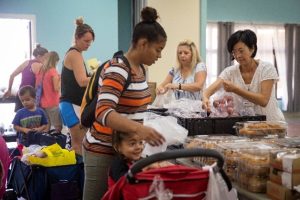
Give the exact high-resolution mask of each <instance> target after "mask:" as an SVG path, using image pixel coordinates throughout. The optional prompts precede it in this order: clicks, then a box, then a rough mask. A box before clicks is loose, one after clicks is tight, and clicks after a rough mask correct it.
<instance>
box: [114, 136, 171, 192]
mask: <svg viewBox="0 0 300 200" xmlns="http://www.w3.org/2000/svg"><path fill="white" fill-rule="evenodd" d="M112 145H113V148H114V149H115V151H116V152H117V154H118V155H117V156H116V158H115V159H114V161H113V162H112V164H111V167H110V170H109V176H108V177H109V179H108V186H109V187H108V188H111V187H112V186H113V185H114V183H116V182H117V181H118V180H119V179H120V178H121V177H122V176H124V175H125V174H126V173H127V172H128V170H129V168H130V167H131V165H132V164H134V163H135V162H136V161H138V160H140V159H141V158H142V157H141V156H142V152H143V150H144V147H145V141H143V140H142V138H141V137H140V136H139V135H137V134H130V133H122V132H115V133H114V134H113V135H112ZM169 165H172V163H170V162H167V161H161V162H156V163H153V164H151V165H149V166H147V167H146V168H144V169H143V171H145V170H148V169H153V168H159V167H164V166H169Z"/></svg>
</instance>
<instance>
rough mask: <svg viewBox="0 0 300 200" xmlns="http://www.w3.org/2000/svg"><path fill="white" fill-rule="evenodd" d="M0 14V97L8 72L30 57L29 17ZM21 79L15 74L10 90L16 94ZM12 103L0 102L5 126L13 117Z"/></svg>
mask: <svg viewBox="0 0 300 200" xmlns="http://www.w3.org/2000/svg"><path fill="white" fill-rule="evenodd" d="M1 17H2V16H0V30H1V32H0V44H1V46H0V55H2V56H1V59H0V79H1V84H0V97H2V95H3V94H4V92H5V91H6V90H7V86H8V81H9V77H10V74H11V73H12V72H13V71H14V70H15V69H16V68H17V67H18V66H19V65H20V64H21V63H22V62H24V61H25V60H27V59H30V52H31V44H32V36H31V34H32V31H31V20H30V19H17V18H7V16H4V17H3V18H1ZM20 81H21V75H19V76H17V77H16V78H15V80H14V83H13V88H12V92H13V93H15V94H16V92H17V90H18V88H19V85H20ZM14 107H15V106H14V103H5V104H4V103H0V109H1V111H2V112H3V113H9V115H1V116H0V123H3V124H4V125H5V128H7V126H8V125H9V124H11V122H12V120H13V117H14Z"/></svg>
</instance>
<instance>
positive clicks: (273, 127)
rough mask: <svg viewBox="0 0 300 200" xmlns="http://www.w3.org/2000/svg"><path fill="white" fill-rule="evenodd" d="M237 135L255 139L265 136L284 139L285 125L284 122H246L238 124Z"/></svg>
mask: <svg viewBox="0 0 300 200" xmlns="http://www.w3.org/2000/svg"><path fill="white" fill-rule="evenodd" d="M235 127H236V129H237V134H239V135H243V136H248V137H257V136H267V135H278V137H284V136H285V135H286V129H287V127H286V123H285V122H279V121H278V122H270V121H248V122H239V123H238V124H237V125H236V126H235Z"/></svg>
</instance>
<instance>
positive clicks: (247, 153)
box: [238, 149, 270, 177]
mask: <svg viewBox="0 0 300 200" xmlns="http://www.w3.org/2000/svg"><path fill="white" fill-rule="evenodd" d="M238 171H239V173H245V174H248V175H255V176H261V177H268V176H269V172H270V154H269V150H267V149H265V150H259V149H250V150H241V151H240V152H239V157H238Z"/></svg>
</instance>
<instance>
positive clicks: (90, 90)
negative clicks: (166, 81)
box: [80, 51, 145, 128]
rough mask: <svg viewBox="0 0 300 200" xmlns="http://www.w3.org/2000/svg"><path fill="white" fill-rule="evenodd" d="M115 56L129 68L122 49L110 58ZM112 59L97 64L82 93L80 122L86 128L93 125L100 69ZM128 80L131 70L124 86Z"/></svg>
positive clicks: (128, 82)
mask: <svg viewBox="0 0 300 200" xmlns="http://www.w3.org/2000/svg"><path fill="white" fill-rule="evenodd" d="M116 58H121V59H122V60H123V62H124V63H125V65H126V66H128V67H129V69H130V64H129V62H128V60H127V58H126V57H125V56H124V55H123V52H122V51H118V52H116V53H115V54H114V56H113V58H112V59H116ZM112 59H111V60H108V61H106V62H104V63H103V64H102V65H101V66H99V67H98V68H97V70H96V72H95V73H94V74H93V75H92V77H91V79H90V81H89V83H88V86H87V88H86V90H85V93H84V96H83V99H82V102H81V107H80V111H81V114H80V122H81V124H82V125H83V126H85V127H88V128H89V127H91V126H92V125H93V122H94V121H95V110H96V106H97V100H98V80H99V77H100V74H101V71H102V69H103V68H104V67H105V66H106V65H110V64H111V62H112ZM142 69H143V72H144V74H145V69H144V67H143V66H142ZM130 81H131V71H130V72H129V73H128V76H127V79H126V83H125V86H124V88H128V86H129V84H130ZM124 90H125V89H124ZM124 90H123V91H124Z"/></svg>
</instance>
